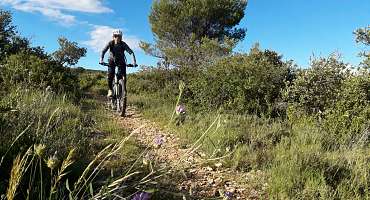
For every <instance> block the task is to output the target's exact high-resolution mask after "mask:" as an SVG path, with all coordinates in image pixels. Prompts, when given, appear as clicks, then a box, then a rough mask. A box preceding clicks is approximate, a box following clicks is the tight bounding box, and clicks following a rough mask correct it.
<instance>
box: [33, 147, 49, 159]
mask: <svg viewBox="0 0 370 200" xmlns="http://www.w3.org/2000/svg"><path fill="white" fill-rule="evenodd" d="M33 149H34V151H35V153H36V155H37V156H39V157H40V158H42V157H43V156H44V155H45V149H46V147H45V145H43V144H38V145H36V144H35V145H34V146H33Z"/></svg>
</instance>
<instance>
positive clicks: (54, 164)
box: [46, 154, 59, 170]
mask: <svg viewBox="0 0 370 200" xmlns="http://www.w3.org/2000/svg"><path fill="white" fill-rule="evenodd" d="M46 164H47V166H48V167H49V168H50V169H52V170H53V169H55V168H56V167H57V166H58V165H59V159H58V158H57V156H56V154H54V155H53V156H52V157H49V159H48V161H47V162H46Z"/></svg>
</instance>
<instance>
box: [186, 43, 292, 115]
mask: <svg viewBox="0 0 370 200" xmlns="http://www.w3.org/2000/svg"><path fill="white" fill-rule="evenodd" d="M289 76H290V67H289V66H288V64H286V63H283V62H282V61H281V56H279V55H278V54H277V53H275V52H273V51H269V50H266V51H260V50H259V49H258V48H255V49H252V51H251V52H250V53H249V54H244V55H243V54H242V55H235V56H231V57H227V58H224V59H222V60H220V61H219V62H217V63H216V64H214V65H212V66H209V67H208V68H206V69H205V70H204V71H203V72H201V73H199V75H198V76H196V78H195V79H192V80H191V81H190V85H189V89H190V91H191V93H192V95H191V96H190V97H189V98H188V101H189V102H190V103H191V104H192V105H196V106H200V107H204V108H207V109H209V108H210V109H214V108H222V109H224V110H232V111H236V112H237V113H250V114H272V111H273V107H274V106H275V105H276V103H277V102H278V101H279V100H280V98H281V94H280V91H281V90H282V89H284V87H285V81H286V80H287V78H288V77H289Z"/></svg>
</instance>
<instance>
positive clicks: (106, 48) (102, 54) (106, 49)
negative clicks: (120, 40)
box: [100, 43, 109, 63]
mask: <svg viewBox="0 0 370 200" xmlns="http://www.w3.org/2000/svg"><path fill="white" fill-rule="evenodd" d="M108 49H109V43H108V44H107V45H105V47H104V49H103V51H102V52H101V55H100V63H102V62H103V61H104V55H105V53H107V51H108Z"/></svg>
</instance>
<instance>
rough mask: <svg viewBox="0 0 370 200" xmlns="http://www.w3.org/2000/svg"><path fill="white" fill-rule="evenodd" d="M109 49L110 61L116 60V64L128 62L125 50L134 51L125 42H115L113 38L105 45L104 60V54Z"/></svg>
mask: <svg viewBox="0 0 370 200" xmlns="http://www.w3.org/2000/svg"><path fill="white" fill-rule="evenodd" d="M108 49H109V51H110V55H109V62H110V63H111V62H114V63H116V65H118V64H123V63H124V64H125V63H126V57H125V51H127V52H128V53H129V54H133V53H134V52H133V51H132V50H131V49H130V47H129V46H128V45H127V44H126V43H125V42H123V41H121V42H119V43H118V44H115V43H114V41H113V40H112V41H110V42H109V43H108V44H107V45H105V47H104V49H103V51H102V53H101V59H102V60H104V55H105V53H106V52H107V51H108Z"/></svg>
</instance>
